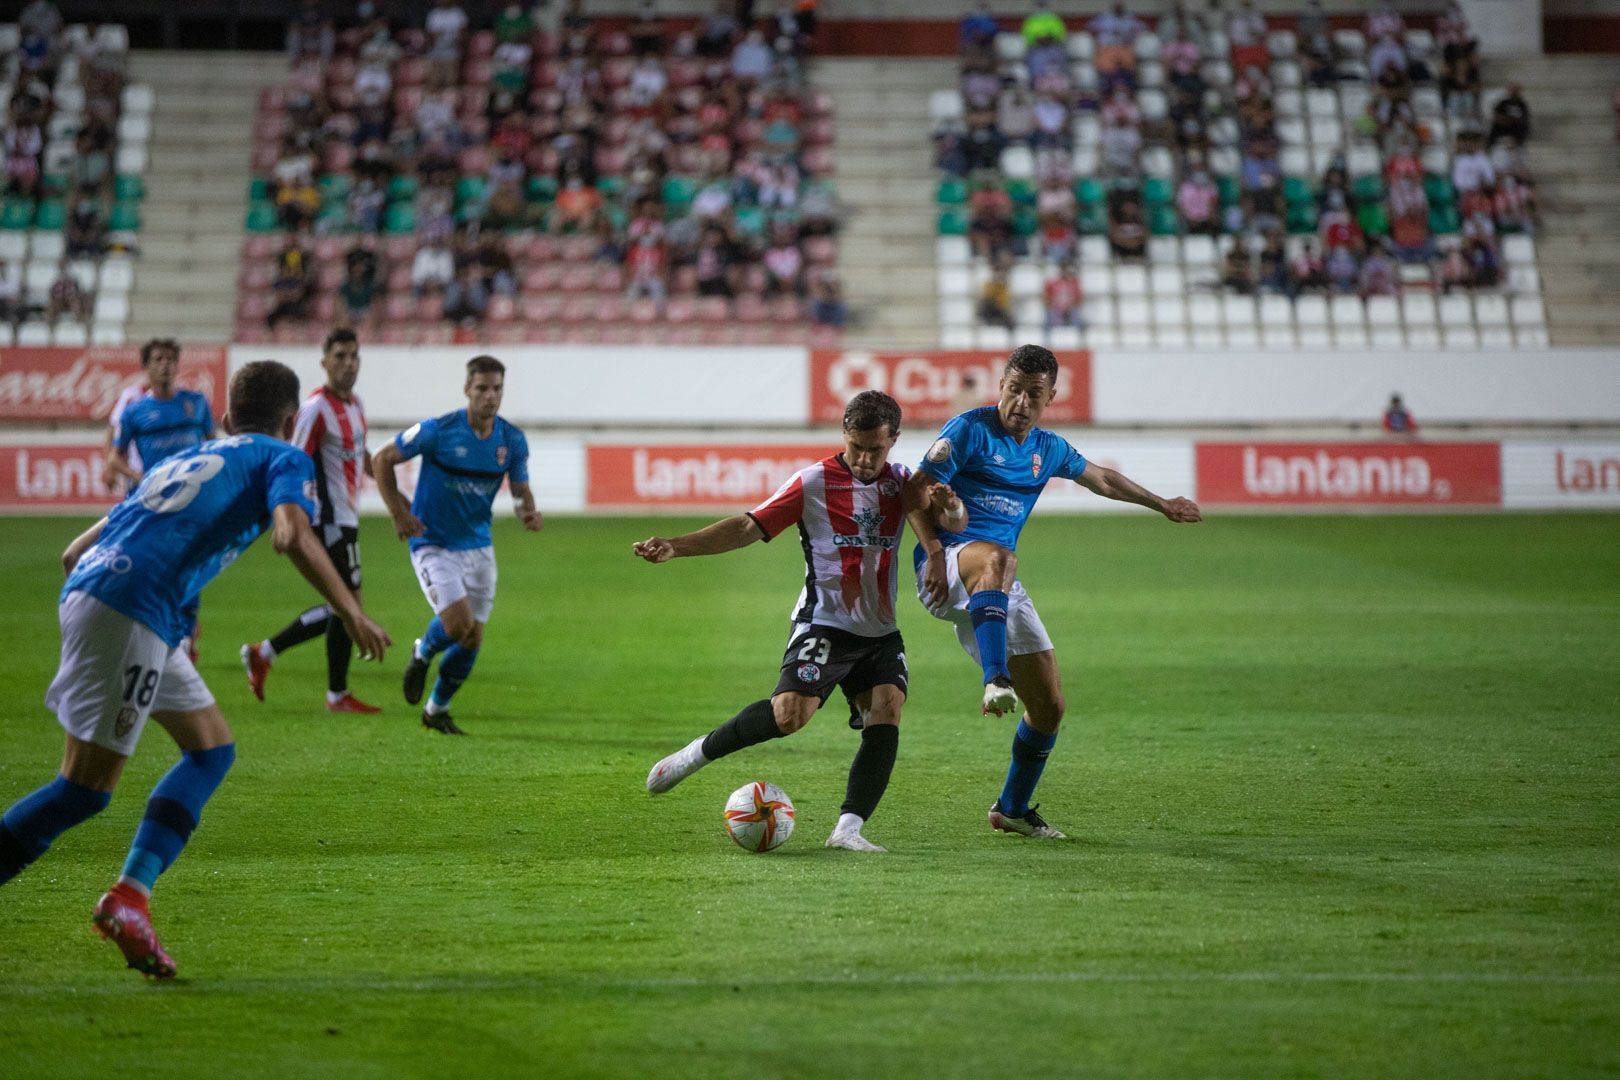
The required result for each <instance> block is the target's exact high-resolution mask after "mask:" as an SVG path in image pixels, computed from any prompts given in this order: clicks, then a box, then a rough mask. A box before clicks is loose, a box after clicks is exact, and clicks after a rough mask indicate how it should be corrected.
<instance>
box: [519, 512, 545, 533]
mask: <svg viewBox="0 0 1620 1080" xmlns="http://www.w3.org/2000/svg"><path fill="white" fill-rule="evenodd" d="M518 520H519V521H521V522H523V527H524V528H525V529H528V530H529V531H530V532H539V531H540V530H541V529H543V528H544V527H545V524H546V523H545V521H544V520H543V519H542V518H541V517H540V511H538V510H519V511H518Z"/></svg>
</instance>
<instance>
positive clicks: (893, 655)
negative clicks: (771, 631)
mask: <svg viewBox="0 0 1620 1080" xmlns="http://www.w3.org/2000/svg"><path fill="white" fill-rule="evenodd" d="M907 675H908V672H907V671H906V643H905V642H904V641H903V640H901V637H900V631H898V630H896V631H895V632H894V633H892V634H885V635H883V636H882V637H877V638H870V637H862V636H861V635H859V634H852V633H850V632H849V631H848V630H839V629H837V628H836V627H831V626H815V625H812V626H796V627H794V629H793V636H792V637H791V638H790V639H789V640H788V647H787V652H786V653H785V654H784V655H783V656H782V677H781V678H779V679H777V680H776V689H775V690H774V691H773V692H772V695H771V696H773V697H774V696H775V695H776V694H781V693H784V692H787V691H791V692H793V693H795V694H814V695H816V696H817V697H818V698H820V699H821V701H822V703H823V704H825V703H826V701H827V698H828V697H829V696H830V695H831V694H832V692H833V688H834V687H840V688H842V689H843V691H844V696H845V697H847V698H849V700H850V701H851V702H853V701H854V700H855V699H856V698H857V697H859V696H860V695H861V694H864V693H866V692H867V691H868V690H870V689H872V688H873V687H874V686H896V687H899V689H900V693H901V694H902V695H904V694H905V692H906V680H907Z"/></svg>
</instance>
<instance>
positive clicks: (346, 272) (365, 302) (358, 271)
mask: <svg viewBox="0 0 1620 1080" xmlns="http://www.w3.org/2000/svg"><path fill="white" fill-rule="evenodd" d="M370 243H372V241H370V240H369V239H367V240H366V241H363V242H362V244H361V245H359V246H356V247H354V248H351V249H350V250H349V253H348V255H346V256H345V257H344V260H343V283H342V284H341V285H339V286H338V299H339V300H340V301H342V303H343V311H344V314H345V315H346V316H347V319H348V324H349V325H350V326H361V325H369V324H370V323H372V322H373V318H372V317H373V315H374V314H375V312H376V303H377V294H378V293H379V292H380V291H381V289H382V267H381V264H380V263H379V262H378V259H377V253H376V251H375V250H374V249H373V248H371V247H369V246H366V245H369V244H370Z"/></svg>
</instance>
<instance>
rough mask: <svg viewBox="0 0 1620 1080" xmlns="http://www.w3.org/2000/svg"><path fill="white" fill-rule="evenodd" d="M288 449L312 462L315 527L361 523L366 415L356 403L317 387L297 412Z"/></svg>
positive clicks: (357, 401) (351, 526) (356, 398)
mask: <svg viewBox="0 0 1620 1080" xmlns="http://www.w3.org/2000/svg"><path fill="white" fill-rule="evenodd" d="M292 441H293V445H294V446H297V447H300V448H302V449H303V451H304V453H306V454H308V455H309V456H310V457H311V458H313V459H314V460H315V487H316V491H317V492H318V493H319V495H320V506H319V517H320V520H319V521H317V522H315V524H317V525H340V526H343V527H344V528H350V529H352V528H355V527H356V526H358V525H359V524H360V515H359V509H360V484H361V482H362V479H361V478H362V476H363V474H364V472H365V461H366V410H365V408H364V407H363V406H362V405H361V404H360V398H359V397H358V396H356V395H351V396H350V398H349V400H348V401H344V400H343V399H342V398H340V397H338V396H337V395H336V394H334V393H332V391H330V390H328V389H327V388H326V387H324V386H323V387H321V388H320V389H319V390H317V391H315V392H314V393H313V394H311V395H309V397H307V398H305V399H304V404H303V405H302V406H300V407H299V409H298V420H297V421H296V423H295V424H294V427H293V438H292Z"/></svg>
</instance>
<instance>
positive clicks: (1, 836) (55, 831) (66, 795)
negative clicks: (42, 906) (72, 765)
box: [0, 776, 112, 884]
mask: <svg viewBox="0 0 1620 1080" xmlns="http://www.w3.org/2000/svg"><path fill="white" fill-rule="evenodd" d="M110 802H112V792H110V791H97V790H96V789H95V788H87V787H81V786H79V785H78V784H75V783H74V782H73V781H71V780H69V779H68V778H67V777H65V776H58V777H57V778H56V779H55V780H52V781H51V782H50V783H48V784H46V785H45V786H44V787H42V788H40V789H39V790H38V791H35V792H32V793H30V794H28V795H24V796H23V797H22V798H20V799H18V800H17V801H16V802H14V803H12V804H11V809H9V810H7V811H6V812H5V814H4V816H0V884H4V883H5V882H8V881H10V880H11V879H12V878H14V877H16V876H17V875H18V874H20V873H22V869H23V867H25V866H27V865H28V864H29V863H31V862H33V861H34V860H35V859H37V858H39V857H40V856H41V855H43V854H45V851H46V849H47V848H49V847H50V846H51V841H52V840H55V839H56V838H57V837H58V836H61V835H62V834H63V833H65V832H67V831H68V830H69V829H71V828H73V826H75V825H78V824H81V823H82V822H85V821H89V820H90V819H91V818H93V817H95V816H96V815H97V814H99V813H101V812H102V811H103V810H105V809H107V804H108V803H110Z"/></svg>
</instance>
